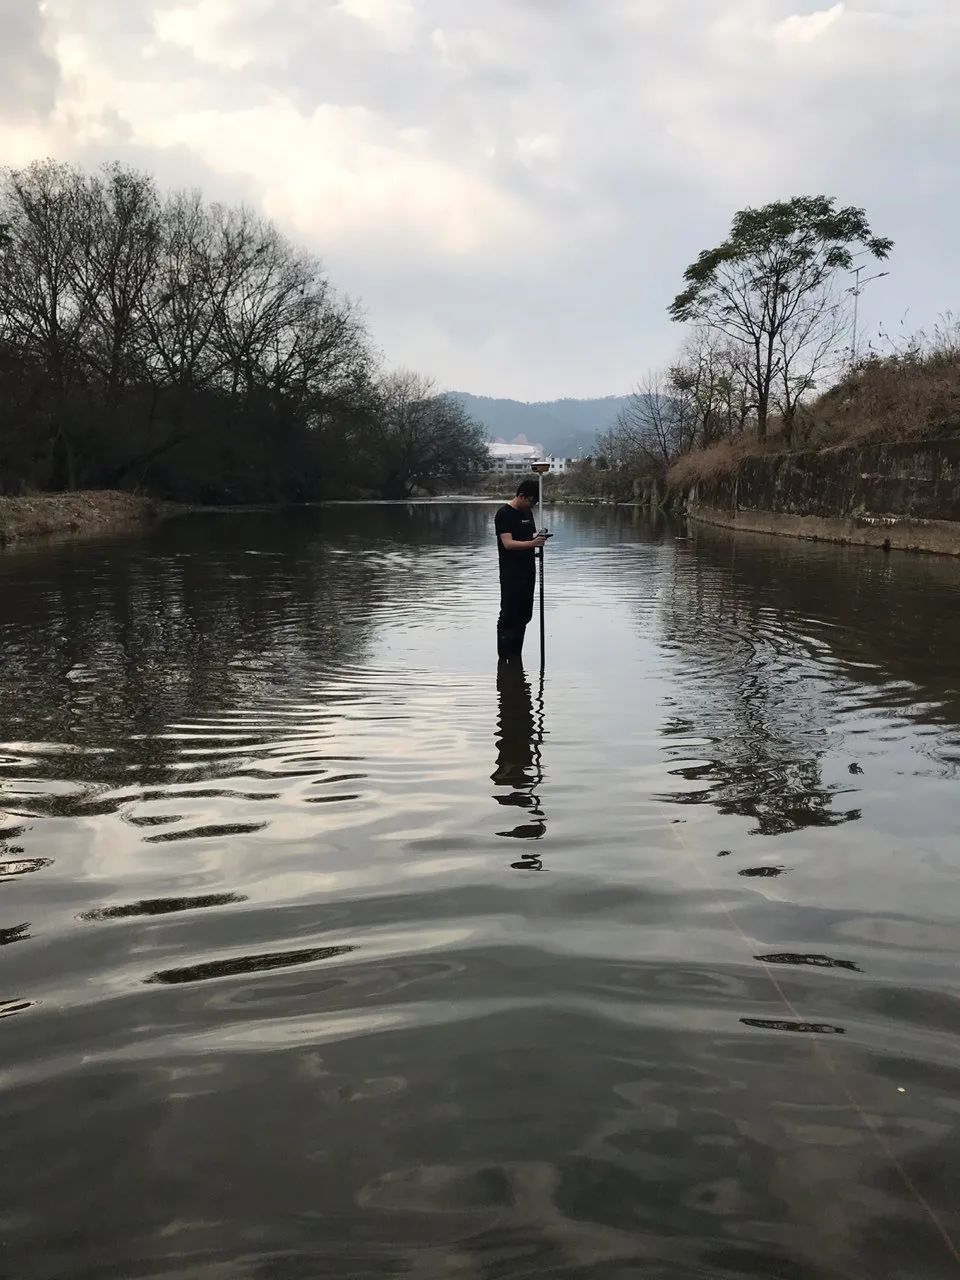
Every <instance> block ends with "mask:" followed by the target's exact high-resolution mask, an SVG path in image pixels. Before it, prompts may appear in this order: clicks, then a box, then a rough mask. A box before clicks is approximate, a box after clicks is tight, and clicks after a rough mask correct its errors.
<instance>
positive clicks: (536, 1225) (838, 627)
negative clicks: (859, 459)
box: [0, 504, 960, 1280]
mask: <svg viewBox="0 0 960 1280" xmlns="http://www.w3.org/2000/svg"><path fill="white" fill-rule="evenodd" d="M492 514H493V508H492V507H491V506H489V505H467V504H460V505H457V504H449V505H445V504H438V505H429V506H409V507H408V506H382V507H377V506H370V507H331V508H327V509H324V510H320V511H303V512H299V513H292V514H290V513H288V514H284V515H273V514H270V515H267V514H263V515H251V514H247V515H232V516H231V515H224V516H213V517H203V518H196V519H191V520H185V521H181V522H178V523H176V524H172V525H169V526H167V527H165V528H163V529H161V530H158V531H156V532H154V533H152V534H149V535H146V536H144V537H142V538H134V539H126V540H117V541H113V542H105V543H98V544H86V545H81V546H63V547H59V548H47V549H43V550H40V549H31V550H25V551H19V552H17V553H15V554H14V553H6V554H4V555H3V556H0V645H2V668H0V1275H2V1276H4V1277H7V1276H9V1277H11V1278H16V1280H21V1278H31V1280H33V1278H38V1280H39V1278H43V1280H47V1278H49V1280H67V1278H70V1280H74V1278H79V1277H83V1278H84V1280H87V1278H88V1277H89V1278H90V1280H93V1278H96V1280H100V1278H101V1277H111V1278H112V1277H117V1278H123V1280H127V1278H132V1277H146V1276H151V1277H153V1276H156V1277H160V1276H163V1277H195V1278H197V1280H207V1278H209V1280H214V1278H216V1280H225V1278H227V1277H229V1278H230V1280H234V1278H235V1277H241V1278H245V1277H251V1278H253V1277H256V1278H257V1280H261V1278H266V1277H271V1278H273V1277H292V1278H296V1280H299V1278H301V1277H303V1278H306V1277H319V1276H323V1277H337V1278H340V1277H344V1278H347V1277H349V1278H350V1280H354V1278H366V1277H370V1278H371V1280H372V1278H373V1277H381V1276H391V1275H397V1276H399V1275H404V1276H412V1277H420V1278H423V1280H432V1277H435V1276H436V1277H450V1276H457V1277H497V1278H504V1280H506V1278H507V1277H509V1278H511V1280H513V1278H517V1280H519V1278H521V1277H523V1278H526V1277H549V1278H551V1280H553V1278H554V1277H598V1278H599V1277H602V1278H603V1280H614V1278H617V1280H619V1278H620V1277H623V1278H626V1277H635V1276H641V1275H642V1276H644V1277H670V1278H679V1277H684V1278H685V1277H731V1278H732V1277H748V1276H749V1277H763V1278H764V1280H768V1278H773V1277H776V1278H785V1280H795V1278H796V1280H810V1278H811V1277H821V1276H822V1277H850V1278H851V1280H853V1278H856V1280H861V1278H863V1277H868V1276H869V1277H879V1276H884V1277H897V1278H899V1277H917V1278H919V1277H923V1278H924V1280H938V1278H939V1277H947V1276H954V1275H958V1274H960V1254H958V1253H957V1243H956V1242H957V1241H958V1240H960V1212H958V1208H960V1155H958V1152H960V1143H958V1138H960V1067H958V1061H960V1034H958V1033H960V1005H958V1000H957V981H958V979H957V974H958V960H960V926H958V914H960V888H958V871H960V839H958V826H960V787H958V783H960V568H958V566H957V564H956V563H955V562H953V561H947V560H937V559H932V558H931V559H919V558H911V557H907V556H888V557H884V556H882V555H881V554H879V553H875V552H869V551H861V550H843V549H838V548H833V547H824V546H813V545H805V544H801V543H792V542H787V541H779V540H773V539H771V540H765V539H749V538H743V537H740V538H738V539H734V538H733V537H731V536H729V535H726V534H723V533H720V532H717V533H710V532H707V531H700V532H692V533H691V536H690V537H688V538H683V537H679V536H675V534H674V533H673V532H672V531H671V530H669V529H668V528H666V527H664V526H662V525H657V524H651V523H649V522H647V521H646V520H645V519H643V518H642V517H640V516H639V515H638V514H637V513H633V512H617V511H590V510H577V509H567V510H564V511H559V510H558V511H555V512H552V513H550V514H549V517H548V521H549V523H550V524H551V527H553V528H554V529H555V531H556V533H557V537H556V539H555V540H554V542H553V543H551V545H550V547H549V551H548V555H549V559H548V564H547V569H548V578H547V587H548V599H547V605H548V608H547V631H548V635H547V660H546V666H545V669H544V671H543V673H542V674H541V671H540V669H539V652H538V645H537V641H536V637H535V636H533V635H531V636H530V638H529V639H528V651H527V658H528V661H527V669H526V671H525V672H517V671H510V670H507V671H501V672H500V673H499V674H498V671H497V667H496V659H495V638H494V631H493V622H494V617H495V612H496V581H495V574H496V565H495V561H496V556H495V552H494V546H493V540H492Z"/></svg>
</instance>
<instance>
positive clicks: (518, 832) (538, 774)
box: [492, 662, 547, 871]
mask: <svg viewBox="0 0 960 1280" xmlns="http://www.w3.org/2000/svg"><path fill="white" fill-rule="evenodd" d="M497 694H498V696H499V702H500V715H499V719H498V720H497V767H496V769H495V770H494V772H493V775H492V780H493V782H494V783H495V784H496V786H497V787H502V788H504V790H505V792H506V794H502V793H498V794H497V795H496V796H495V797H494V798H495V799H496V801H497V803H498V804H502V805H505V806H507V807H509V808H516V809H522V810H524V814H523V817H524V819H525V821H524V822H522V823H521V824H520V825H519V826H517V827H514V828H513V829H512V830H511V831H498V832H497V834H498V835H501V836H506V837H508V838H509V839H511V840H542V839H543V837H544V836H545V835H546V831H547V828H546V819H545V816H544V813H543V809H542V808H541V805H540V797H539V796H538V795H537V794H536V793H537V790H538V788H539V786H540V784H541V782H542V781H543V764H542V762H541V757H540V745H541V743H542V741H543V711H542V705H540V706H538V710H537V713H536V714H535V712H534V704H533V699H532V698H531V695H530V685H529V684H528V683H527V678H526V676H525V675H524V673H523V668H522V667H521V666H520V664H519V662H501V663H500V666H499V668H498V670H497ZM518 816H519V815H518ZM513 866H514V867H515V868H516V869H517V870H518V871H540V870H542V867H543V864H542V863H541V861H540V859H539V857H537V855H536V854H534V853H533V852H532V851H531V852H530V853H529V854H524V856H523V858H522V860H521V861H520V862H515V863H513Z"/></svg>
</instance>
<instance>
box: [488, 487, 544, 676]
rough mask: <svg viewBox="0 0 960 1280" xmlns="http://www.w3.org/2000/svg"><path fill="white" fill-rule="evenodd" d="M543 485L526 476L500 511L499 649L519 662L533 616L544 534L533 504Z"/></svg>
mask: <svg viewBox="0 0 960 1280" xmlns="http://www.w3.org/2000/svg"><path fill="white" fill-rule="evenodd" d="M539 493H540V486H539V485H538V484H537V482H536V480H523V481H521V483H520V485H519V486H518V487H517V496H516V497H515V498H513V499H512V500H511V501H510V502H508V503H506V504H505V505H504V506H502V507H501V508H500V510H499V511H498V512H497V518H496V530H497V554H498V556H499V559H500V617H499V618H498V619H497V653H498V654H499V655H500V659H501V661H503V662H519V661H520V655H521V652H522V650H523V636H524V632H525V631H526V629H527V623H528V622H529V621H530V619H531V618H532V617H533V589H534V585H535V583H536V578H537V551H538V550H539V549H540V548H541V547H542V546H543V544H544V541H545V539H544V537H543V535H542V534H539V533H537V528H536V525H535V524H534V522H533V508H534V507H535V506H536V505H537V498H538V497H539Z"/></svg>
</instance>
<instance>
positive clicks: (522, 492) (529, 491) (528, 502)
mask: <svg viewBox="0 0 960 1280" xmlns="http://www.w3.org/2000/svg"><path fill="white" fill-rule="evenodd" d="M539 498H540V485H539V484H538V483H537V481H536V480H521V481H520V483H519V484H518V485H517V498H516V502H517V506H518V507H519V508H520V509H521V510H522V511H529V510H530V509H531V508H532V507H535V506H536V505H537V501H538V500H539Z"/></svg>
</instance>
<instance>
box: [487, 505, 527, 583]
mask: <svg viewBox="0 0 960 1280" xmlns="http://www.w3.org/2000/svg"><path fill="white" fill-rule="evenodd" d="M495 525H496V530H497V552H498V553H499V557H500V576H501V578H502V577H505V576H506V575H509V576H510V577H518V578H524V577H527V576H528V575H530V574H534V573H535V572H536V562H537V554H536V552H535V551H534V550H533V549H532V548H531V550H529V551H507V549H506V547H504V545H503V543H502V542H501V541H500V535H501V533H512V534H513V537H514V540H515V541H517V542H529V541H530V539H531V538H533V537H535V536H536V532H537V526H536V525H535V524H534V522H533V512H532V511H518V510H517V508H516V507H511V506H510V504H509V502H508V503H507V505H506V506H504V507H501V508H500V510H499V511H498V512H497V518H496V521H495Z"/></svg>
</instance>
